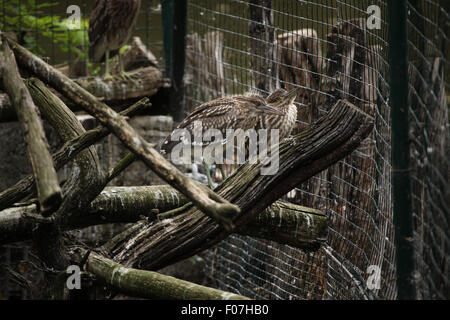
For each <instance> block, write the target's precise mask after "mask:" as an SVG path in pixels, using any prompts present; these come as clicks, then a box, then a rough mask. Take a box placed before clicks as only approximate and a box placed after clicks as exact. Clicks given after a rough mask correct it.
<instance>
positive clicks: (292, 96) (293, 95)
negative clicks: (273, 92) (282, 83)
mask: <svg viewBox="0 0 450 320" xmlns="http://www.w3.org/2000/svg"><path fill="white" fill-rule="evenodd" d="M298 91H299V90H298V88H294V89H292V90H289V91H288V92H287V93H286V95H285V96H284V100H285V101H290V102H291V103H292V102H294V100H295V98H297V94H298Z"/></svg>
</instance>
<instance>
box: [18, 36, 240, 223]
mask: <svg viewBox="0 0 450 320" xmlns="http://www.w3.org/2000/svg"><path fill="white" fill-rule="evenodd" d="M12 49H13V50H14V54H15V55H16V58H17V60H18V62H19V64H20V65H21V66H22V67H23V68H25V69H27V70H29V71H30V72H31V73H33V74H35V75H36V76H37V77H38V78H40V79H41V80H43V81H44V82H46V83H48V84H50V85H51V86H53V87H54V88H55V89H57V90H58V91H59V92H60V93H63V94H64V95H65V96H67V97H68V98H70V99H71V100H73V102H75V103H77V104H79V105H80V107H82V108H83V109H84V110H85V111H86V112H88V113H89V114H91V115H92V116H94V117H95V118H97V119H98V120H99V121H100V123H102V124H103V125H104V126H106V127H108V128H109V129H110V130H111V132H112V133H114V134H115V135H116V136H117V138H119V140H120V141H122V143H124V144H125V146H126V147H127V148H129V149H130V150H131V151H132V152H134V153H135V154H136V155H138V157H139V158H140V159H141V160H142V161H143V162H144V163H145V164H146V165H147V166H148V167H149V168H150V169H152V170H153V171H154V172H155V173H156V174H157V175H158V176H159V177H160V178H161V179H163V180H165V181H167V182H168V183H169V184H170V185H172V186H173V187H174V188H176V189H177V190H179V191H181V192H183V194H185V195H186V196H187V197H189V198H190V199H191V201H192V202H193V203H194V204H195V205H196V206H197V207H198V208H199V209H200V210H202V211H203V212H204V213H206V214H207V215H210V216H211V217H213V219H215V220H217V221H219V222H220V223H221V224H222V225H223V226H224V228H226V229H228V230H231V229H233V227H234V226H233V224H232V222H231V218H230V216H232V215H235V214H237V213H238V212H239V211H240V209H239V207H238V206H236V205H234V204H231V203H229V202H228V201H226V200H225V199H223V198H222V197H220V196H219V195H217V194H216V193H215V192H214V191H212V190H211V189H209V188H208V187H207V186H205V185H202V184H200V183H199V182H197V181H195V180H192V179H190V178H189V177H187V176H186V175H184V174H183V173H181V172H180V171H179V170H178V169H177V168H176V167H175V166H174V165H172V164H171V163H170V162H168V161H167V160H166V159H165V158H164V157H163V156H162V155H161V154H160V153H159V152H158V151H156V150H155V149H154V148H153V146H152V145H150V144H149V143H148V142H147V141H145V140H144V139H143V138H142V137H141V136H140V135H139V134H137V132H136V130H134V129H133V128H132V127H131V126H130V125H129V124H128V123H127V122H126V121H125V119H124V118H123V117H121V116H120V115H118V114H117V113H116V112H115V111H114V110H112V109H111V108H109V107H108V106H107V105H106V104H104V103H103V102H100V101H99V100H98V99H97V98H96V97H95V96H93V95H92V94H90V93H89V92H87V91H86V90H85V89H83V88H82V87H80V86H79V85H78V84H76V83H75V82H73V81H72V80H71V79H69V78H67V77H66V76H64V75H63V74H62V73H61V72H59V71H58V70H56V69H55V68H53V67H52V66H50V65H48V64H47V63H45V62H44V61H42V60H41V59H39V58H38V57H36V56H35V55H33V54H32V53H31V52H29V51H28V50H27V49H25V48H23V47H22V46H20V45H18V44H15V43H13V44H12Z"/></svg>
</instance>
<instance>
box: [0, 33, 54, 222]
mask: <svg viewBox="0 0 450 320" xmlns="http://www.w3.org/2000/svg"><path fill="white" fill-rule="evenodd" d="M0 45H1V49H0V75H1V76H2V80H3V86H4V88H5V90H6V92H7V93H8V95H9V97H10V99H11V101H12V105H13V106H14V108H15V110H16V114H17V117H18V118H19V122H20V125H21V128H22V133H23V135H24V140H25V143H26V145H27V150H28V155H29V159H30V162H31V167H32V168H33V175H34V177H35V180H36V186H37V193H38V198H39V203H40V209H41V212H42V214H43V215H44V216H47V215H50V214H51V213H52V212H53V211H55V210H56V209H57V208H58V207H59V205H60V203H61V200H62V195H61V188H60V186H59V183H58V177H57V175H56V170H55V168H54V166H53V160H52V157H51V155H50V152H49V150H48V143H47V139H46V137H45V132H44V127H43V125H42V121H41V119H40V118H39V111H38V110H37V108H36V106H35V105H34V103H33V100H32V99H31V95H30V93H29V92H28V90H27V88H26V86H25V84H24V82H23V80H22V78H21V77H20V74H19V70H18V68H17V64H16V61H15V59H14V54H13V53H12V51H11V49H10V48H9V46H8V43H7V42H6V41H4V38H0Z"/></svg>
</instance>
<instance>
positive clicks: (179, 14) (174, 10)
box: [161, 0, 187, 122]
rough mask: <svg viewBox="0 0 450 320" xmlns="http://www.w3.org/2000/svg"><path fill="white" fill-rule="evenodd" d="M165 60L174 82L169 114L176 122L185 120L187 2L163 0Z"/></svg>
mask: <svg viewBox="0 0 450 320" xmlns="http://www.w3.org/2000/svg"><path fill="white" fill-rule="evenodd" d="M161 8H162V22H163V32H164V60H165V67H166V76H167V77H169V78H170V79H171V80H172V81H171V83H172V86H171V88H170V92H169V113H170V114H171V115H172V116H173V118H174V120H175V122H180V121H181V120H183V118H184V81H183V78H184V67H185V64H186V30H187V28H186V20H187V1H186V0H162V1H161Z"/></svg>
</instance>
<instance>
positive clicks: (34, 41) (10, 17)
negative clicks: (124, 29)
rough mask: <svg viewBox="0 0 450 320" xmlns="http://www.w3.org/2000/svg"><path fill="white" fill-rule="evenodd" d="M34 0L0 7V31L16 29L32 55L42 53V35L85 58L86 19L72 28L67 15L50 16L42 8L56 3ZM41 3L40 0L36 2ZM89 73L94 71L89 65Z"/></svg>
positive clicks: (5, 4)
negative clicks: (77, 26)
mask: <svg viewBox="0 0 450 320" xmlns="http://www.w3.org/2000/svg"><path fill="white" fill-rule="evenodd" d="M36 2H37V1H35V0H10V1H6V2H4V3H3V5H2V7H1V8H0V14H1V16H0V30H2V31H5V32H7V31H13V32H15V33H16V34H17V35H18V37H19V39H20V41H22V42H23V45H24V46H25V47H26V48H27V49H29V50H30V51H32V52H33V53H35V54H40V55H42V54H44V53H45V49H44V48H43V47H42V46H41V43H45V42H47V41H44V39H43V38H47V39H51V41H52V42H53V43H54V44H57V45H58V48H59V49H61V50H62V51H63V52H74V53H75V54H76V56H77V57H78V58H80V59H82V60H86V61H88V39H89V37H88V33H87V30H88V29H89V19H86V18H82V19H80V26H79V28H77V29H74V28H73V27H72V26H71V25H69V21H68V19H67V18H66V17H61V16H58V15H49V14H48V12H45V11H44V9H46V8H47V9H48V8H49V7H52V6H56V5H58V3H57V2H44V3H36ZM39 2H40V1H39ZM88 68H89V70H90V72H91V74H95V73H97V72H98V71H99V70H98V69H99V68H96V69H94V67H93V65H92V64H91V63H89V64H88Z"/></svg>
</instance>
